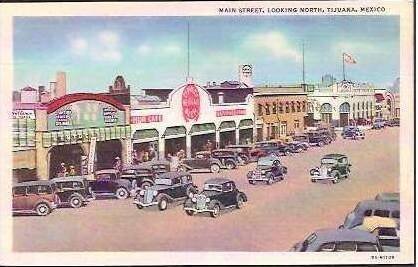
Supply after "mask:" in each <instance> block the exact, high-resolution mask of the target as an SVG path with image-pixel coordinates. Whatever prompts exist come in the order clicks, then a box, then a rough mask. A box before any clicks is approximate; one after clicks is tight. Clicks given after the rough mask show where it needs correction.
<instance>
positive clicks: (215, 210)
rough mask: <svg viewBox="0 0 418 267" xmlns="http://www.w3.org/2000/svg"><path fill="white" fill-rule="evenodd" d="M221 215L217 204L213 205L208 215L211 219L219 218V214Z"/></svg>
mask: <svg viewBox="0 0 418 267" xmlns="http://www.w3.org/2000/svg"><path fill="white" fill-rule="evenodd" d="M220 213H221V208H220V207H219V204H215V205H214V206H213V211H212V212H211V213H210V215H211V216H212V217H213V218H217V217H219V214H220Z"/></svg>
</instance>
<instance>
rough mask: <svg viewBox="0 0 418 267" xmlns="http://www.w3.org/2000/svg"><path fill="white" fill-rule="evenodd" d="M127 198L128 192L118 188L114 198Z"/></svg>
mask: <svg viewBox="0 0 418 267" xmlns="http://www.w3.org/2000/svg"><path fill="white" fill-rule="evenodd" d="M128 196H129V192H128V190H126V188H124V187H119V188H118V189H117V190H116V197H117V198H118V199H126V198H128Z"/></svg>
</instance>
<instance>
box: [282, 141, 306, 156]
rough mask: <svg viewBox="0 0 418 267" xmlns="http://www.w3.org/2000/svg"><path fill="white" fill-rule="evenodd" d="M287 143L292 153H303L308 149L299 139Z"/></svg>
mask: <svg viewBox="0 0 418 267" xmlns="http://www.w3.org/2000/svg"><path fill="white" fill-rule="evenodd" d="M286 145H287V146H288V147H289V148H290V151H292V153H301V152H303V151H305V150H306V149H307V148H306V146H305V145H304V144H302V143H300V142H297V141H291V142H288V143H286Z"/></svg>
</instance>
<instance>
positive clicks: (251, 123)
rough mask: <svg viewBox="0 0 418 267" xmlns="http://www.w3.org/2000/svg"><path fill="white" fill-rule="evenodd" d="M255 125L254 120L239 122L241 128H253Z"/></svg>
mask: <svg viewBox="0 0 418 267" xmlns="http://www.w3.org/2000/svg"><path fill="white" fill-rule="evenodd" d="M253 124H254V123H253V120H252V119H245V120H241V121H240V122H239V128H241V127H249V126H253Z"/></svg>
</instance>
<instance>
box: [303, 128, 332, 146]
mask: <svg viewBox="0 0 418 267" xmlns="http://www.w3.org/2000/svg"><path fill="white" fill-rule="evenodd" d="M308 141H309V145H310V146H319V147H321V146H324V145H327V144H329V143H330V142H331V140H330V138H329V137H328V136H327V135H325V134H324V133H321V132H319V131H311V132H308Z"/></svg>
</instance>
